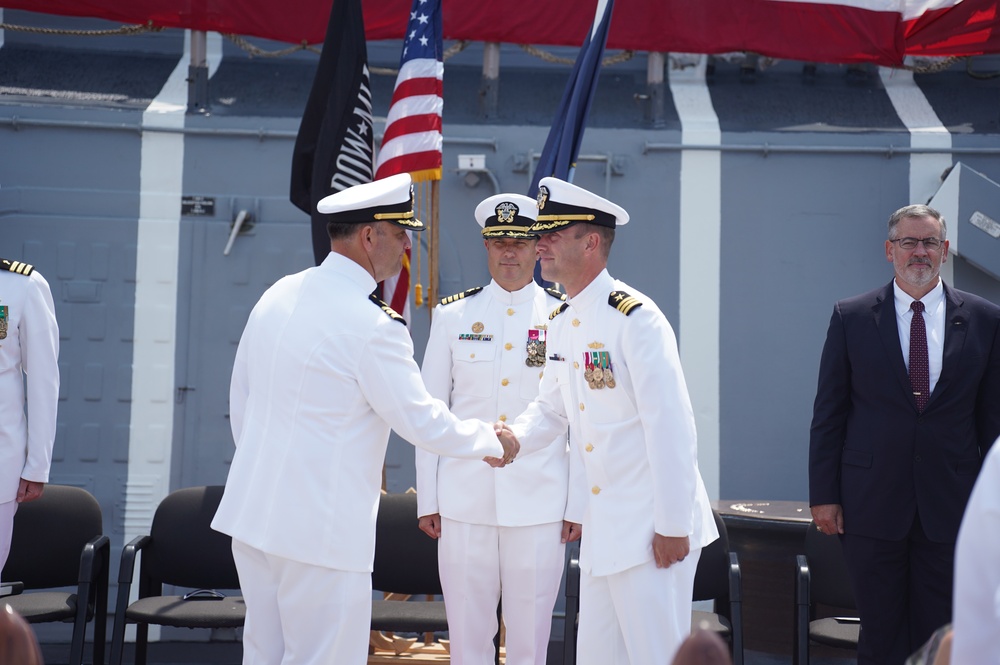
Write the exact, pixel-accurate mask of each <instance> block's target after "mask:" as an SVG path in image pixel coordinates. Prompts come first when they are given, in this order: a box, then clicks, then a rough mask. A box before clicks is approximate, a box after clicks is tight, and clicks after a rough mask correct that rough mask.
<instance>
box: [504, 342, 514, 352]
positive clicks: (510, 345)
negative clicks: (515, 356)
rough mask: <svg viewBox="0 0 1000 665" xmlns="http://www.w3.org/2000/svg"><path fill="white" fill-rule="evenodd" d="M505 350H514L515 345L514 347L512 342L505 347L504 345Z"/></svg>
mask: <svg viewBox="0 0 1000 665" xmlns="http://www.w3.org/2000/svg"><path fill="white" fill-rule="evenodd" d="M503 348H505V349H507V350H508V351H510V350H511V349H513V348H514V345H513V344H511V343H510V342H507V343H506V344H504V345H503Z"/></svg>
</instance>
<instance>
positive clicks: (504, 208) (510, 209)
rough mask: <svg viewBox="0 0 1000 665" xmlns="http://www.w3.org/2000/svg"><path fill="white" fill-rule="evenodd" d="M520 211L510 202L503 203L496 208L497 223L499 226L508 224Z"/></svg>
mask: <svg viewBox="0 0 1000 665" xmlns="http://www.w3.org/2000/svg"><path fill="white" fill-rule="evenodd" d="M519 210H520V209H519V208H518V207H517V204H516V203H511V202H510V201H504V202H503V203H501V204H500V205H498V206H497V208H496V213H497V221H498V222H500V223H501V224H510V223H512V222H513V221H514V218H515V217H517V213H518V211H519Z"/></svg>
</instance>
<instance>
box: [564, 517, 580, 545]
mask: <svg viewBox="0 0 1000 665" xmlns="http://www.w3.org/2000/svg"><path fill="white" fill-rule="evenodd" d="M582 535H583V525H582V524H577V523H576V522H569V521H567V520H563V528H562V542H564V543H572V542H573V541H574V540H580V536H582Z"/></svg>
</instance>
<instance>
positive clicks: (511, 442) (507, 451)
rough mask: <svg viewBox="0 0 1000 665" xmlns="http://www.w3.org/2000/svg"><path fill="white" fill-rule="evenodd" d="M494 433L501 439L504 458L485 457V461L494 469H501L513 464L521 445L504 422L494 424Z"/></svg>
mask: <svg viewBox="0 0 1000 665" xmlns="http://www.w3.org/2000/svg"><path fill="white" fill-rule="evenodd" d="M493 431H495V432H496V435H497V438H498V439H500V445H501V446H503V457H484V458H483V461H484V462H486V463H487V464H489V465H490V466H492V467H493V468H494V469H499V468H501V467H505V466H507V465H508V464H511V463H513V461H514V458H515V457H517V453H518V451H520V450H521V444H520V443H518V440H517V437H516V436H514V432H513V431H512V430H511V429H510V428H509V427H507V424H506V423H504V422H501V421H499V420H498V421H497V422H495V423H493Z"/></svg>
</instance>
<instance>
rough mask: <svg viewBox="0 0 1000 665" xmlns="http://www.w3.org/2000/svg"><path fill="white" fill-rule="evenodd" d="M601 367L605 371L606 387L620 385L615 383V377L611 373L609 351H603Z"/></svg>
mask: <svg viewBox="0 0 1000 665" xmlns="http://www.w3.org/2000/svg"><path fill="white" fill-rule="evenodd" d="M601 367H602V368H603V369H604V385H606V386H607V387H608V388H614V387H615V386H616V385H618V384H617V383H616V382H615V375H614V374H613V373H612V372H611V354H610V353H608V352H607V351H601Z"/></svg>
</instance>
